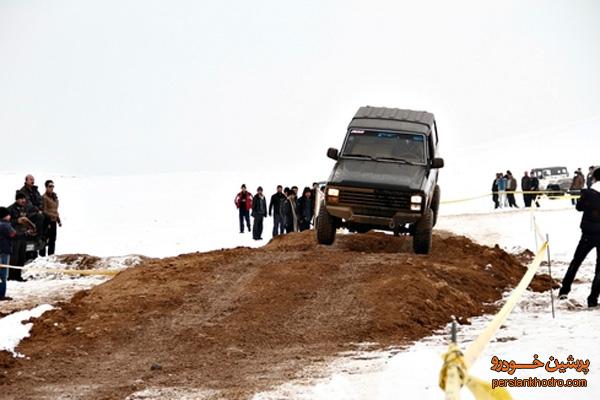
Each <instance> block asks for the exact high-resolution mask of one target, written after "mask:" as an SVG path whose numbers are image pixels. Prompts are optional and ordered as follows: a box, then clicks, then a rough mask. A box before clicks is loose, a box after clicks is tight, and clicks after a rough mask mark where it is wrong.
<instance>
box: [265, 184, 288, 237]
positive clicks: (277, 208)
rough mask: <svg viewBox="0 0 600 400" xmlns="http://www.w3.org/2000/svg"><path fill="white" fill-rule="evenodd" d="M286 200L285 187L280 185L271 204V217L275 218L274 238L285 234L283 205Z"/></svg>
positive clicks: (272, 197)
mask: <svg viewBox="0 0 600 400" xmlns="http://www.w3.org/2000/svg"><path fill="white" fill-rule="evenodd" d="M285 199H286V197H285V194H283V187H282V186H281V185H278V186H277V192H276V193H275V194H274V195H273V196H271V201H270V202H269V216H271V215H272V216H273V237H275V236H277V235H283V234H284V227H283V214H281V205H282V204H283V202H284V201H285Z"/></svg>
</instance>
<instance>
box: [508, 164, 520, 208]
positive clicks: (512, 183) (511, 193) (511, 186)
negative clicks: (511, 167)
mask: <svg viewBox="0 0 600 400" xmlns="http://www.w3.org/2000/svg"><path fill="white" fill-rule="evenodd" d="M516 190H517V180H516V179H515V177H514V176H513V174H512V172H510V171H506V198H507V199H508V205H509V207H514V208H519V207H518V206H517V202H516V201H515V191H516Z"/></svg>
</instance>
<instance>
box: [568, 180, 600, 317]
mask: <svg viewBox="0 0 600 400" xmlns="http://www.w3.org/2000/svg"><path fill="white" fill-rule="evenodd" d="M577 211H582V212H583V217H582V218H581V225H580V227H581V239H580V241H579V245H578V246H577V249H576V250H575V255H574V256H573V261H571V264H570V265H569V269H568V270H567V273H566V274H565V277H564V278H563V281H562V286H561V288H560V291H559V292H558V298H559V300H565V299H566V298H567V295H568V294H569V292H570V291H571V285H572V284H573V281H574V280H575V276H576V275H577V270H578V269H579V267H580V266H581V264H582V263H583V261H584V260H585V258H586V257H587V255H588V254H589V253H590V251H592V250H593V249H594V248H595V249H596V270H595V274H594V280H593V281H592V290H591V292H590V295H589V296H588V298H587V303H588V307H590V308H592V307H598V296H599V295H600V168H596V169H595V170H594V172H593V174H592V186H591V188H590V189H586V190H582V191H581V197H580V198H579V200H578V201H577Z"/></svg>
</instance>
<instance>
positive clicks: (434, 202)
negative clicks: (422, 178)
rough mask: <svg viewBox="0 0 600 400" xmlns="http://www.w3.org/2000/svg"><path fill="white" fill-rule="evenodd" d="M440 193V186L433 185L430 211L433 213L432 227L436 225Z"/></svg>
mask: <svg viewBox="0 0 600 400" xmlns="http://www.w3.org/2000/svg"><path fill="white" fill-rule="evenodd" d="M441 195H442V193H441V191H440V186H439V185H435V189H434V190H433V198H432V199H431V210H432V211H433V226H435V225H436V224H437V220H438V213H439V211H440V197H441Z"/></svg>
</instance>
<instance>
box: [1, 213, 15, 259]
mask: <svg viewBox="0 0 600 400" xmlns="http://www.w3.org/2000/svg"><path fill="white" fill-rule="evenodd" d="M16 237H17V231H15V229H14V228H13V227H12V226H11V225H10V223H8V222H6V221H0V254H12V241H13V239H14V238H16Z"/></svg>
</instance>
